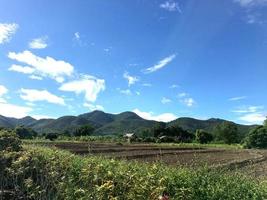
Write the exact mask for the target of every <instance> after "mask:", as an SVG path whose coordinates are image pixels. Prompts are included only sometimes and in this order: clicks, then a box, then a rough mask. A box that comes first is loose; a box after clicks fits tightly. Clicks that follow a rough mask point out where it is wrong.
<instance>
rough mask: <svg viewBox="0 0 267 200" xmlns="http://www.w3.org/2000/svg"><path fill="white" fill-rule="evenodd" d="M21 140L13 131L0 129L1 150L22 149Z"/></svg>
mask: <svg viewBox="0 0 267 200" xmlns="http://www.w3.org/2000/svg"><path fill="white" fill-rule="evenodd" d="M20 150H21V141H20V140H19V138H18V136H17V135H16V134H15V133H14V132H13V131H8V130H4V129H2V130H0V151H8V152H12V151H20Z"/></svg>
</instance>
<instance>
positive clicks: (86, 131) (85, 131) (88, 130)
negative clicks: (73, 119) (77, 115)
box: [73, 125, 95, 136]
mask: <svg viewBox="0 0 267 200" xmlns="http://www.w3.org/2000/svg"><path fill="white" fill-rule="evenodd" d="M94 130H95V129H94V127H92V126H90V125H84V126H81V127H79V128H77V129H76V130H75V131H74V133H73V134H74V136H86V135H92V133H93V132H94Z"/></svg>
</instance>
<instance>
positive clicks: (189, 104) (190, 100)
mask: <svg viewBox="0 0 267 200" xmlns="http://www.w3.org/2000/svg"><path fill="white" fill-rule="evenodd" d="M182 102H183V103H184V104H185V105H186V106H187V107H192V106H193V105H195V103H196V102H195V100H194V99H193V98H185V99H183V100H182Z"/></svg>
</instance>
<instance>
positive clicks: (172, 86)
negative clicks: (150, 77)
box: [170, 84, 179, 89]
mask: <svg viewBox="0 0 267 200" xmlns="http://www.w3.org/2000/svg"><path fill="white" fill-rule="evenodd" d="M178 87H179V85H176V84H173V85H171V86H170V88H171V89H174V88H178Z"/></svg>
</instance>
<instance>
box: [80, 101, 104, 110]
mask: <svg viewBox="0 0 267 200" xmlns="http://www.w3.org/2000/svg"><path fill="white" fill-rule="evenodd" d="M83 106H84V107H86V108H89V110H90V111H94V110H104V107H103V106H101V105H94V104H90V103H84V104H83Z"/></svg>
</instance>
